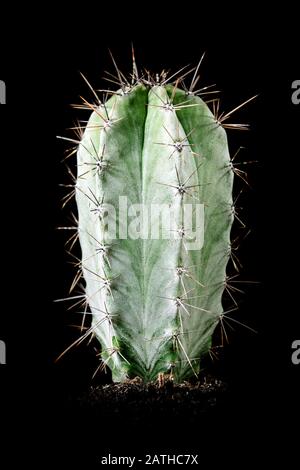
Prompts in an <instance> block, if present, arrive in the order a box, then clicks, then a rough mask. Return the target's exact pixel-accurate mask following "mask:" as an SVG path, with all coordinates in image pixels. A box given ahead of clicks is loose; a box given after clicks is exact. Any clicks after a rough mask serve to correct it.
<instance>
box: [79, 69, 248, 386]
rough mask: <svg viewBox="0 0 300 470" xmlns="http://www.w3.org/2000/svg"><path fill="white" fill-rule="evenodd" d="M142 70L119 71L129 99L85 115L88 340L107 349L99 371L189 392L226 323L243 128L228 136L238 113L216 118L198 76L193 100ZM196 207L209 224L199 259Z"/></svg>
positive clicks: (82, 220)
mask: <svg viewBox="0 0 300 470" xmlns="http://www.w3.org/2000/svg"><path fill="white" fill-rule="evenodd" d="M133 65H134V67H133V74H132V77H131V78H132V79H131V80H130V81H129V80H127V79H126V78H125V77H124V75H123V74H122V73H121V72H120V71H119V70H118V68H117V67H116V70H117V75H118V81H119V82H120V89H119V90H118V91H116V92H111V96H110V98H109V99H108V100H107V101H106V102H105V103H102V102H100V101H98V98H97V102H96V103H94V104H91V103H88V102H87V101H85V100H84V104H83V106H82V107H84V108H87V109H90V110H91V111H92V113H91V115H90V118H89V120H88V123H87V125H86V126H85V129H84V132H82V135H81V138H80V141H79V145H78V151H77V180H76V184H75V195H76V202H77V208H78V235H79V240H80V246H81V252H82V259H81V261H80V267H81V268H82V275H83V278H84V282H85V292H84V294H83V301H82V304H84V305H85V312H84V316H85V314H86V313H87V308H89V313H91V316H92V324H91V327H90V328H89V329H88V330H87V332H86V333H85V334H84V335H83V337H81V338H80V341H81V340H83V339H84V338H87V337H88V336H89V335H90V334H92V335H94V336H95V337H96V338H97V340H99V342H100V345H101V353H100V360H101V362H100V364H101V365H100V366H99V368H101V367H103V365H107V366H108V367H109V368H110V369H111V371H112V377H113V380H114V381H124V380H125V379H126V378H132V377H135V376H138V377H141V378H142V379H143V380H144V381H150V380H153V379H156V378H157V376H158V374H161V373H163V374H170V375H171V376H172V377H173V379H174V380H176V381H178V382H181V381H183V380H185V379H187V378H189V377H190V376H192V375H197V374H198V373H199V370H200V364H201V358H202V357H203V356H204V355H205V354H206V353H207V352H208V351H209V349H210V348H211V342H212V335H213V332H214V330H215V328H216V326H217V325H218V323H219V322H220V320H221V319H222V317H223V315H224V311H223V307H222V295H223V292H224V289H225V287H226V279H227V277H226V265H227V263H228V260H229V257H230V247H231V243H230V231H231V226H232V223H233V220H234V205H233V198H232V190H233V177H234V171H233V170H234V169H233V166H232V161H231V159H230V155H229V150H228V143H227V136H226V131H225V129H224V127H235V126H237V125H230V124H228V125H227V126H226V125H225V124H224V122H225V121H226V119H227V117H229V115H231V113H228V114H227V115H224V114H222V115H220V116H218V110H217V109H216V101H213V104H214V107H215V109H214V113H213V112H212V111H211V110H210V109H209V107H208V105H207V104H206V103H205V102H204V101H203V100H202V99H201V98H200V96H198V93H197V92H194V87H195V84H196V82H197V78H196V75H197V71H198V68H197V70H196V72H195V74H194V77H193V80H192V84H191V87H190V89H189V90H188V89H187V88H186V87H185V85H183V88H182V89H181V88H180V86H182V85H181V83H182V79H181V78H179V79H178V80H176V82H174V81H173V82H172V79H174V77H171V79H170V80H167V78H166V77H165V75H164V74H162V75H161V76H159V77H156V78H155V80H154V79H153V78H152V77H151V76H150V75H149V74H148V75H147V76H146V78H145V77H142V78H139V76H138V72H137V69H136V66H135V62H133ZM87 83H88V82H87ZM88 85H89V83H88ZM89 86H90V85H89ZM94 95H96V94H95V93H94ZM248 101H249V100H248ZM243 104H244V103H243ZM241 128H243V126H241ZM138 204H139V205H141V206H140V207H138V206H135V205H138ZM151 205H152V206H151ZM141 207H142V209H141ZM150 208H151V210H150ZM152 208H153V209H152ZM187 208H189V210H190V211H191V212H190V214H192V219H193V222H195V220H196V218H197V217H198V216H199V220H200V219H201V220H200V222H203V225H202V226H201V224H200V225H199V227H198V229H199V230H198V232H199V233H198V232H197V233H198V235H199V239H198V240H197V241H198V243H200V245H198V248H197V245H196V244H194V245H193V244H192V243H193V242H194V241H195V240H194V239H192V237H193V236H194V235H195V234H194V231H193V226H192V225H191V226H189V227H188V228H187V227H186V226H185V225H184V224H185V219H184V217H183V214H184V212H183V209H184V210H187ZM127 209H128V211H129V212H128V217H125V218H124V214H126V213H127ZM122 211H123V212H122ZM147 211H148V212H147ZM160 211H161V212H160ZM164 211H165V212H164ZM169 214H171V215H169ZM150 215H151V217H150ZM169 217H171V219H169ZM203 217H204V218H203ZM149 220H150V221H149ZM197 220H198V219H197ZM147 221H148V226H147ZM169 222H171V225H170V224H169ZM154 227H156V229H157V230H158V231H157V232H155V235H154V236H153V235H152V230H153V228H154ZM201 229H202V232H201ZM150 232H151V233H150ZM155 237H156V238H155ZM202 237H203V240H202ZM202 242H203V246H201V244H202ZM195 247H196V249H195ZM78 277H79V276H77V278H78ZM74 297H75V299H77V297H76V296H74ZM79 298H80V296H79Z"/></svg>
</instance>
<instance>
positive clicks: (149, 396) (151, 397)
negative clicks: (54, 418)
mask: <svg viewBox="0 0 300 470" xmlns="http://www.w3.org/2000/svg"><path fill="white" fill-rule="evenodd" d="M225 395H226V385H225V384H224V382H222V381H220V380H217V379H208V378H207V379H204V380H203V381H202V382H199V381H197V382H194V383H193V382H184V383H182V384H175V383H173V382H172V381H170V380H167V381H165V382H164V383H163V384H159V383H157V382H150V383H146V384H145V383H143V382H142V381H141V380H139V379H134V380H131V381H128V382H125V383H116V384H109V385H101V386H97V387H91V388H90V390H89V392H88V393H85V394H83V395H81V396H79V397H77V398H76V400H75V401H76V408H77V407H78V408H79V409H80V410H81V411H83V412H84V413H85V414H89V413H92V414H93V416H94V417H95V414H97V415H98V416H99V415H100V416H101V417H102V418H106V419H108V418H109V419H113V420H118V419H122V420H124V418H126V419H127V420H129V421H131V422H137V423H138V422H140V421H143V422H144V421H147V422H148V423H149V424H150V423H151V422H152V423H156V424H157V421H158V420H161V419H163V420H165V419H168V420H170V419H171V420H178V419H180V420H181V421H182V419H187V420H188V421H189V422H191V421H196V420H197V419H198V418H199V416H201V415H203V414H208V413H212V412H214V411H215V409H216V408H218V407H220V406H221V404H222V402H223V401H224V397H225ZM73 404H74V401H73Z"/></svg>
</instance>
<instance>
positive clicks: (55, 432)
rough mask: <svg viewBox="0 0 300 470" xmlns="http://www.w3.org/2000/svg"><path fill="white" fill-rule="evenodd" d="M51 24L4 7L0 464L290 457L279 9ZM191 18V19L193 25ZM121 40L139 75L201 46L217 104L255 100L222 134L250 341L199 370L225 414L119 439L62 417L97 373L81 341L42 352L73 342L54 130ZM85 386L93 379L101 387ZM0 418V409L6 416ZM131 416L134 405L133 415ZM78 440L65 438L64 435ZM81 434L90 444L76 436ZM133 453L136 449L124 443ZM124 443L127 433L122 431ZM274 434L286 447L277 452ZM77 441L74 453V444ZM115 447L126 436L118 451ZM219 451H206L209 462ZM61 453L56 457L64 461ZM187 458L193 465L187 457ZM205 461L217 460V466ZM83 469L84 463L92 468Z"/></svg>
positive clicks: (43, 14) (103, 426) (289, 17)
mask: <svg viewBox="0 0 300 470" xmlns="http://www.w3.org/2000/svg"><path fill="white" fill-rule="evenodd" d="M90 8H91V10H90V11H87V10H86V9H85V10H84V11H82V12H80V11H76V12H75V13H74V11H73V13H72V15H71V14H70V15H69V16H66V17H64V18H63V17H62V16H61V12H60V10H58V9H54V8H53V9H49V10H48V11H47V9H46V7H45V10H44V11H38V12H36V11H30V10H29V9H27V10H26V12H24V18H23V20H22V16H23V12H21V11H20V10H19V11H18V23H16V22H14V21H12V23H11V27H10V28H9V29H8V30H7V31H6V32H5V31H2V32H1V49H2V51H1V64H0V66H1V69H0V70H1V76H0V79H2V80H5V82H6V85H7V105H6V106H1V107H0V118H1V131H0V134H1V162H2V168H1V169H2V172H1V183H2V184H1V193H2V194H1V195H2V198H1V199H2V208H1V210H2V234H3V235H4V239H5V242H3V249H2V273H3V289H2V314H1V330H0V332H1V334H0V339H2V340H5V341H6V344H7V365H6V366H0V379H1V392H2V393H3V398H2V400H1V410H2V409H3V411H1V422H2V423H5V425H4V424H2V430H5V432H4V433H3V435H4V437H3V441H2V442H4V439H5V437H6V438H7V441H8V442H12V440H15V439H17V441H18V449H19V452H17V453H16V452H13V453H11V452H10V451H9V452H8V456H9V459H10V461H11V462H14V459H16V458H17V459H19V458H20V459H21V461H22V460H23V461H25V460H26V459H27V458H28V459H29V461H32V462H33V461H34V462H36V463H41V460H39V459H38V458H37V454H38V452H37V451H38V450H39V449H41V450H42V451H43V459H50V458H53V461H56V462H61V463H62V462H65V460H64V459H66V468H68V465H70V462H71V461H73V460H72V459H73V458H74V456H75V458H74V461H75V459H76V460H77V459H78V461H79V459H80V458H81V457H82V458H83V459H85V462H86V468H90V467H89V465H92V463H94V462H95V461H96V458H98V457H99V456H100V455H104V454H105V453H107V452H108V449H113V450H114V452H115V453H118V452H119V453H121V452H122V448H123V447H124V448H125V451H124V455H126V454H127V455H133V454H134V453H135V452H137V450H136V449H137V448H138V450H140V451H141V450H142V449H145V450H150V449H152V451H155V452H157V453H159V452H161V451H163V450H165V449H166V446H168V448H169V449H170V450H172V451H173V452H176V451H178V450H179V449H180V450H184V451H186V452H187V451H188V449H193V451H194V453H195V452H196V451H197V452H198V453H199V452H200V454H201V457H202V461H204V460H205V461H206V460H207V461H209V462H210V463H211V465H212V466H213V465H214V463H216V462H217V459H219V460H220V462H223V463H224V464H225V463H232V464H234V463H237V464H239V465H243V462H245V461H248V462H249V461H250V460H251V462H252V460H253V463H254V462H255V461H256V459H258V456H259V455H260V457H259V458H260V462H261V461H262V460H263V461H264V462H265V463H270V462H273V461H275V460H277V459H278V458H279V457H283V458H284V459H285V462H286V464H287V462H288V461H290V462H292V461H293V456H294V455H295V454H296V448H295V444H296V437H297V434H296V433H295V431H294V429H295V428H296V425H297V423H298V425H299V405H298V403H297V399H298V397H299V372H300V366H295V365H292V363H291V353H292V350H291V343H292V341H293V340H294V339H299V318H298V317H299V314H298V310H297V295H298V279H297V258H298V228H297V225H298V220H297V219H298V186H299V185H298V166H297V160H298V158H299V144H298V134H297V132H298V131H299V113H300V105H299V106H298V107H297V106H295V105H293V104H292V102H291V83H292V81H294V80H295V79H297V78H299V58H298V55H299V54H298V53H297V46H296V31H297V28H296V19H295V18H293V13H292V11H290V12H289V11H286V12H282V11H276V12H275V11H274V9H273V10H272V11H270V12H269V14H268V15H266V17H264V16H263V15H262V13H261V12H260V11H259V10H255V9H254V8H253V10H252V11H251V12H250V10H249V11H248V10H247V8H246V7H245V8H244V9H243V11H241V10H240V11H238V10H235V11H234V12H232V14H231V12H229V11H225V12H224V14H223V13H221V12H220V11H217V9H216V11H214V12H202V13H201V14H200V13H198V12H196V10H194V7H192V6H188V5H186V6H185V8H186V11H184V13H182V14H181V12H180V11H179V9H178V8H175V7H173V8H170V10H169V11H166V12H163V11H162V10H161V7H160V6H159V5H152V6H151V5H148V7H147V10H146V11H147V14H146V13H144V9H145V8H146V6H145V5H140V6H136V7H135V12H134V13H135V14H136V15H137V17H136V18H134V16H133V15H134V13H132V15H131V10H132V8H133V6H129V5H128V6H126V5H125V4H124V5H123V6H122V7H116V6H113V5H112V6H111V9H112V10H114V9H115V10H116V11H109V8H108V7H107V9H106V10H107V11H106V10H104V9H103V7H102V6H101V8H100V7H99V8H95V7H92V6H91V7H90ZM198 18H199V19H198ZM131 41H133V43H134V45H135V50H136V57H137V61H138V63H139V64H140V65H143V66H146V67H147V68H149V69H151V70H154V71H160V70H161V69H162V68H163V67H166V68H170V69H172V70H177V69H178V68H180V67H181V66H184V65H186V64H195V63H196V62H197V60H199V57H200V56H201V54H202V53H203V51H206V58H205V61H204V63H203V66H202V74H201V83H203V86H205V85H209V84H211V83H217V88H218V89H220V90H222V105H223V106H224V109H226V110H229V109H231V108H233V107H235V106H236V105H237V104H239V103H240V102H242V101H243V100H245V99H247V98H248V97H250V96H252V95H254V94H257V93H259V97H258V98H257V100H256V101H255V102H254V103H252V104H251V105H249V106H248V107H247V108H245V110H243V111H241V112H239V114H238V115H237V116H236V117H235V122H239V121H240V122H245V121H246V122H249V123H250V124H251V132H250V133H239V132H233V131H232V132H230V131H229V132H230V133H229V143H230V148H231V150H232V151H234V150H236V149H237V148H238V147H239V145H245V146H246V147H247V150H246V152H245V154H244V156H245V159H249V160H258V161H259V163H258V164H257V165H253V166H251V168H250V167H249V176H250V182H251V185H252V188H253V189H252V190H249V191H248V190H247V191H245V194H243V196H242V201H241V205H242V206H243V211H242V212H241V217H242V218H243V220H245V221H246V223H247V225H248V226H249V227H250V228H251V234H250V236H249V237H247V239H246V240H245V242H244V244H243V247H242V248H241V255H240V256H241V260H242V262H243V265H244V267H245V269H244V274H243V278H244V279H252V280H258V281H260V284H259V285H256V286H245V292H246V293H245V295H244V296H242V297H241V299H240V300H241V308H240V312H239V314H238V315H239V317H238V319H239V320H240V321H242V322H245V323H246V324H248V325H249V326H251V327H252V328H254V329H255V330H257V331H258V334H252V333H250V332H249V331H248V330H246V329H244V328H235V332H234V333H232V334H231V335H230V344H229V345H228V346H226V348H225V350H224V351H223V352H222V354H221V358H220V361H219V362H218V363H217V364H215V365H213V366H209V370H211V371H212V372H213V373H215V374H217V375H218V376H220V377H222V378H223V379H224V380H225V381H226V382H227V383H228V384H229V398H228V403H227V406H226V407H225V410H223V412H222V413H220V415H219V416H218V415H217V416H214V417H213V418H212V421H211V422H210V421H209V419H208V418H205V420H204V419H203V422H201V420H200V421H199V426H197V429H195V430H191V429H189V428H188V426H187V428H185V429H183V428H182V427H181V423H179V424H178V429H175V430H174V429H172V430H168V423H158V425H157V429H154V430H153V429H151V430H149V429H148V428H147V423H141V424H140V425H139V429H131V428H130V426H129V424H128V423H126V422H124V425H123V426H121V427H119V428H118V429H115V428H114V425H113V423H111V422H106V421H102V422H101V420H100V422H99V425H97V426H95V423H93V424H91V423H90V424H88V423H85V426H86V428H84V429H83V428H82V424H81V422H80V420H78V421H76V416H75V417H73V418H74V420H73V421H72V420H69V418H70V417H69V416H68V415H65V414H64V403H65V400H66V396H67V395H68V394H71V395H76V393H80V392H81V391H82V390H85V389H87V387H88V386H89V385H90V383H91V375H92V373H93V371H94V369H95V367H96V366H97V361H96V359H95V357H94V354H93V351H92V348H86V347H81V348H80V349H79V350H78V351H75V352H74V353H72V354H70V355H68V356H66V357H65V359H64V360H62V361H61V362H60V363H58V364H54V360H55V357H57V355H58V354H59V353H60V352H61V351H62V350H63V349H64V348H65V347H66V346H67V345H68V344H69V343H70V342H71V341H72V339H73V338H74V339H75V338H76V331H75V330H72V329H70V328H69V327H68V325H69V324H70V323H72V322H73V319H74V320H75V317H74V316H73V317H72V315H74V314H72V313H70V312H67V311H66V306H64V305H62V304H54V303H53V299H55V298H60V297H64V296H65V294H66V293H67V290H68V286H69V283H70V281H71V279H72V275H73V271H72V268H71V266H70V265H68V264H67V261H68V257H67V256H66V254H65V252H64V246H63V245H64V240H65V237H64V235H63V234H62V233H61V232H58V231H57V230H56V227H57V226H59V225H64V224H65V222H66V221H67V216H68V212H69V211H68V210H67V209H66V210H65V211H63V212H61V208H60V198H61V196H62V195H63V192H62V191H61V189H60V188H59V187H58V184H59V183H64V182H66V177H65V171H64V169H63V166H62V165H61V164H60V160H61V159H62V156H63V149H64V148H65V147H64V146H63V144H62V143H61V142H57V140H56V138H55V136H56V135H67V134H68V133H67V132H66V131H65V129H66V128H67V127H71V126H72V124H73V121H74V119H75V118H76V117H78V115H79V113H80V112H79V113H78V112H77V111H74V110H72V109H71V108H70V106H69V105H70V103H74V102H78V99H79V98H78V97H79V95H82V94H83V95H84V96H89V95H88V89H87V88H86V85H85V84H84V82H83V81H82V79H81V78H80V76H79V73H78V72H79V71H82V72H83V73H84V74H85V75H86V76H87V77H88V78H89V80H90V82H91V83H92V84H93V85H94V86H95V87H96V88H100V87H103V85H104V82H103V80H102V78H101V77H102V76H103V71H104V70H107V69H109V70H112V64H111V62H110V59H109V55H108V47H109V48H110V49H111V50H112V51H113V53H114V55H115V57H116V59H117V61H118V64H119V66H120V68H121V69H122V70H123V69H124V70H125V71H130V43H131ZM107 380H108V378H107V377H104V378H101V377H100V378H98V379H97V380H96V383H99V382H101V381H107ZM4 410H5V411H6V413H4ZM133 413H134V410H133ZM74 431H76V432H74ZM87 434H88V435H87ZM137 435H138V436H139V438H140V443H139V444H137V441H136V439H137V437H136V436H137ZM133 436H134V437H133ZM283 439H285V440H286V443H285V444H283ZM80 440H82V447H81V448H79V447H78V446H79V441H80ZM128 440H129V441H130V442H129V444H127V442H128ZM218 449H219V452H218ZM62 453H63V455H64V457H63V456H62ZM200 460H201V459H200ZM219 460H218V461H219ZM91 468H92V467H91Z"/></svg>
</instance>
